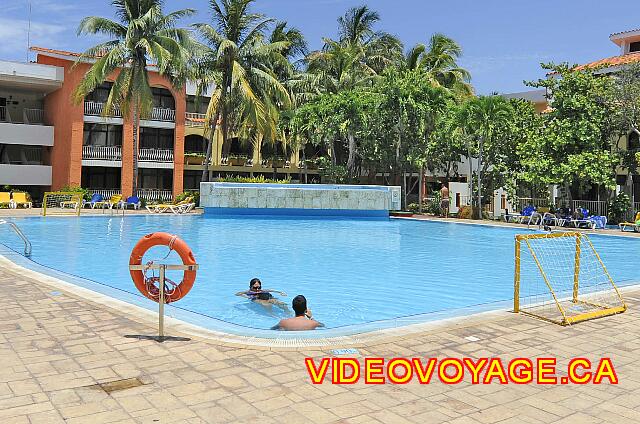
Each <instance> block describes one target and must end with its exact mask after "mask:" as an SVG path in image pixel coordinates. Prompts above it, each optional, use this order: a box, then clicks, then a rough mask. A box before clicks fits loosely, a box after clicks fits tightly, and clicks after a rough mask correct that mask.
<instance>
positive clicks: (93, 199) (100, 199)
mask: <svg viewBox="0 0 640 424" xmlns="http://www.w3.org/2000/svg"><path fill="white" fill-rule="evenodd" d="M100 202H104V197H102V194H100V193H93V196H91V200H89V201H88V202H87V201H85V202H83V203H82V207H86V206H87V205H89V206H90V207H91V209H95V207H96V203H100Z"/></svg>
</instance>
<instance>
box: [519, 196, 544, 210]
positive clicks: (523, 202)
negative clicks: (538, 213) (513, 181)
mask: <svg viewBox="0 0 640 424" xmlns="http://www.w3.org/2000/svg"><path fill="white" fill-rule="evenodd" d="M512 205H513V208H514V210H515V211H518V212H519V211H521V210H523V209H524V208H526V207H527V206H535V207H536V209H538V208H548V207H550V206H551V202H550V201H549V199H547V198H544V197H518V198H517V200H515V201H513V202H512Z"/></svg>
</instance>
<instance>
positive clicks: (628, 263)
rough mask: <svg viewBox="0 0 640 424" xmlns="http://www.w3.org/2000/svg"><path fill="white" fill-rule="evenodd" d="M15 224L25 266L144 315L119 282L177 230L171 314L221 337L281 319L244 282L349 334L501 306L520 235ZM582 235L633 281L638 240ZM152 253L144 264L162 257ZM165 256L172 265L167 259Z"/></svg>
mask: <svg viewBox="0 0 640 424" xmlns="http://www.w3.org/2000/svg"><path fill="white" fill-rule="evenodd" d="M15 222H16V223H18V224H19V225H20V227H21V229H22V230H23V232H24V233H25V234H26V235H27V236H28V237H29V239H30V240H31V242H32V244H33V255H32V258H31V259H32V261H34V262H35V263H37V264H41V265H43V266H46V267H48V268H53V269H55V270H60V271H64V272H65V273H68V274H71V275H74V276H78V277H82V278H85V279H89V280H93V281H95V282H97V283H100V285H102V286H104V287H111V288H115V289H117V290H112V291H110V292H109V294H110V295H113V296H116V297H120V295H119V294H118V293H121V294H126V296H125V298H126V297H128V298H131V296H132V295H133V296H136V298H138V299H139V303H140V304H142V305H143V306H145V307H149V308H153V307H154V304H152V303H151V302H150V301H146V300H144V299H142V298H141V297H140V296H137V291H136V289H135V287H134V285H133V282H132V281H131V278H130V276H129V271H128V260H129V255H130V253H131V249H132V248H133V246H134V245H135V243H136V242H137V241H138V240H139V239H140V238H141V237H142V236H143V235H145V234H148V233H151V232H155V231H166V232H170V233H174V234H178V235H179V236H180V237H181V238H183V239H184V240H185V241H186V242H187V243H188V244H189V245H190V246H191V248H192V249H193V251H194V253H195V256H196V260H197V262H198V263H199V264H200V270H199V271H198V277H197V279H196V282H195V285H194V288H193V290H192V291H191V292H190V293H189V294H188V295H187V297H185V298H184V299H182V300H181V301H179V302H177V303H175V304H172V306H175V308H173V309H172V310H173V311H174V312H173V313H174V314H175V316H178V317H179V316H180V311H184V310H186V311H189V317H190V318H189V320H190V321H191V322H192V323H196V324H198V323H200V321H198V318H197V317H202V321H201V322H202V323H205V321H206V322H207V323H210V322H216V321H218V320H219V321H223V322H226V323H230V324H232V330H231V331H233V328H254V329H268V328H270V327H271V326H273V325H274V324H275V323H276V322H277V321H278V320H279V319H280V318H282V317H285V316H287V313H285V312H283V311H281V310H279V309H277V308H274V309H273V310H271V311H269V310H267V309H265V308H264V307H262V306H260V305H256V304H253V303H251V302H250V301H248V300H246V299H243V298H240V297H237V296H235V295H234V294H235V293H236V292H238V291H241V290H246V289H247V288H248V283H249V280H250V279H251V278H253V277H259V278H260V279H261V280H262V282H263V287H265V288H272V289H276V290H282V291H284V292H286V293H287V294H288V295H289V296H288V297H284V298H283V300H285V301H286V302H287V303H290V301H291V299H292V297H293V296H295V295H297V294H304V295H305V296H306V297H307V299H308V301H309V307H310V308H311V309H312V310H313V312H314V316H315V317H316V318H317V319H318V320H319V321H322V322H324V323H325V324H326V325H327V327H329V328H337V327H345V328H349V329H351V330H353V331H359V330H358V329H362V328H375V327H376V326H377V324H368V325H367V323H372V322H380V321H384V322H387V323H389V322H395V323H396V325H400V324H399V323H402V322H404V323H409V322H412V321H411V320H412V317H413V318H415V319H416V320H422V321H424V320H427V319H428V316H430V315H433V316H436V315H437V316H449V315H450V314H453V313H454V311H459V310H462V309H464V310H466V311H471V310H479V309H481V308H482V306H481V305H485V307H486V305H494V304H495V303H496V302H502V304H503V305H504V306H507V305H510V304H511V303H510V302H511V299H512V296H513V266H514V265H513V246H514V235H515V234H518V233H522V232H524V231H526V230H523V229H514V228H504V227H492V226H484V225H464V224H454V223H441V222H424V221H416V220H401V219H391V220H386V219H384V220H350V219H266V218H259V219H258V218H233V219H224V218H212V217H207V216H171V217H167V216H153V215H141V216H127V217H124V218H123V217H82V218H81V219H75V218H23V219H16V220H15ZM591 238H592V241H593V243H594V245H595V247H596V249H598V251H599V253H600V254H601V256H602V259H603V261H604V262H605V264H606V265H607V267H608V268H609V270H610V273H611V274H612V276H613V278H614V280H615V281H616V282H617V283H618V284H620V285H628V284H633V283H635V282H637V281H640V269H638V267H637V262H635V261H633V260H630V259H629V258H630V257H633V256H630V255H635V254H636V252H638V251H639V249H640V239H638V238H627V237H624V238H623V237H611V236H599V235H594V236H591ZM3 241H5V245H6V246H7V247H10V248H12V249H14V250H16V251H19V250H20V249H21V241H20V240H19V239H18V238H17V237H16V236H15V235H13V234H9V233H8V231H7V232H5V236H4V237H3ZM154 249H155V250H152V251H150V252H149V254H148V255H147V256H145V261H146V260H148V259H150V258H162V257H164V256H165V254H166V252H167V250H166V248H154ZM173 255H175V253H173V254H171V256H170V258H172V259H173V260H172V261H171V262H176V261H177V255H175V256H173ZM23 262H24V263H27V262H25V261H24V260H23ZM40 270H41V269H40ZM174 275H175V274H174ZM169 277H171V275H169ZM127 293H129V294H127ZM169 313H170V315H171V314H172V312H171V310H170V312H169ZM423 314H429V315H428V316H427V317H425V316H423ZM416 316H418V317H417V318H416ZM194 317H195V318H194ZM407 317H408V318H407ZM194 321H196V322H194ZM203 325H205V326H208V324H206V323H205V324H203Z"/></svg>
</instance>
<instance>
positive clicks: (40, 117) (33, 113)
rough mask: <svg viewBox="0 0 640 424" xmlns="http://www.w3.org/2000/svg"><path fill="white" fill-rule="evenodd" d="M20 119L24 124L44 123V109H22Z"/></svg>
mask: <svg viewBox="0 0 640 424" xmlns="http://www.w3.org/2000/svg"><path fill="white" fill-rule="evenodd" d="M22 121H23V122H24V123H25V124H44V110H42V109H27V108H25V109H23V110H22Z"/></svg>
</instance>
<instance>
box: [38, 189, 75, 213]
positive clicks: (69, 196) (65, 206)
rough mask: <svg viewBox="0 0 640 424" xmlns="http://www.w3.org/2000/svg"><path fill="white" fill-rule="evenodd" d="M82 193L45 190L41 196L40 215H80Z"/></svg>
mask: <svg viewBox="0 0 640 424" xmlns="http://www.w3.org/2000/svg"><path fill="white" fill-rule="evenodd" d="M81 210H82V193H66V192H47V193H45V194H44V197H43V198H42V215H44V216H49V215H77V216H79V215H80V211H81Z"/></svg>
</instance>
